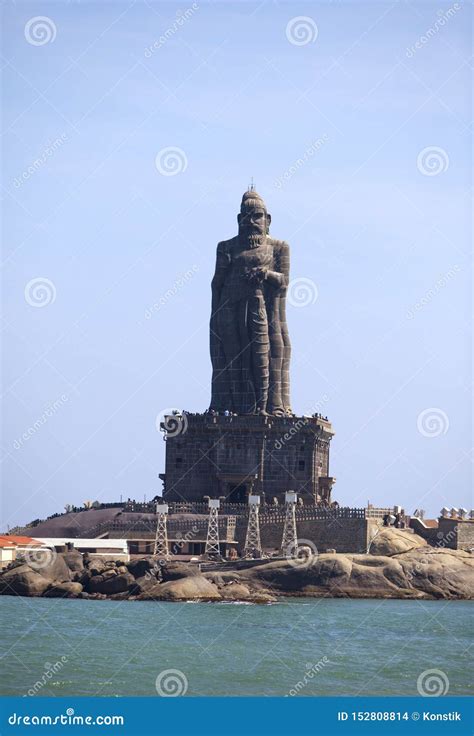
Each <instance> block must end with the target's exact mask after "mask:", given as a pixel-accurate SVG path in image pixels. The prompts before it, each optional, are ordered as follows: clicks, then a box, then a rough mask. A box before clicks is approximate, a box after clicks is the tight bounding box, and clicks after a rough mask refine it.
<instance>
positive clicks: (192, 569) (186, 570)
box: [161, 562, 201, 583]
mask: <svg viewBox="0 0 474 736" xmlns="http://www.w3.org/2000/svg"><path fill="white" fill-rule="evenodd" d="M161 575H162V578H163V582H164V583H167V582H168V581H171V580H181V578H189V577H195V576H198V575H201V573H200V570H199V567H198V566H197V565H190V564H187V563H185V562H166V564H164V565H162V569H161Z"/></svg>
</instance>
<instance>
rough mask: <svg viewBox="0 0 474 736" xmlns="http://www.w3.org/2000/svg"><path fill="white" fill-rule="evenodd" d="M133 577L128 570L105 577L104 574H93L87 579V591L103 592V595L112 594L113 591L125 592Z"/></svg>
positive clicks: (132, 581)
mask: <svg viewBox="0 0 474 736" xmlns="http://www.w3.org/2000/svg"><path fill="white" fill-rule="evenodd" d="M134 582H135V578H134V577H133V575H131V574H130V573H129V572H127V573H124V574H123V575H113V576H112V577H109V578H106V577H104V575H94V577H92V578H91V579H90V580H89V583H88V588H87V592H88V593H103V594H104V595H114V594H115V593H125V592H126V591H128V590H129V589H130V588H131V586H132V584H133V583H134Z"/></svg>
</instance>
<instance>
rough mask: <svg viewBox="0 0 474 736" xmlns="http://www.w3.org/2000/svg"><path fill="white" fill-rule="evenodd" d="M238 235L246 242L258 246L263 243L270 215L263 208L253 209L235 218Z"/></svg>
mask: <svg viewBox="0 0 474 736" xmlns="http://www.w3.org/2000/svg"><path fill="white" fill-rule="evenodd" d="M237 221H238V223H239V235H240V237H241V238H243V239H245V240H247V241H248V242H250V243H252V244H254V245H258V244H259V243H261V242H263V240H264V238H265V235H266V234H267V232H268V227H269V225H270V215H269V214H267V212H266V211H265V210H264V208H263V207H254V208H252V209H249V210H247V211H246V212H243V213H241V214H240V215H238V217H237Z"/></svg>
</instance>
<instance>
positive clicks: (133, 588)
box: [130, 574, 158, 595]
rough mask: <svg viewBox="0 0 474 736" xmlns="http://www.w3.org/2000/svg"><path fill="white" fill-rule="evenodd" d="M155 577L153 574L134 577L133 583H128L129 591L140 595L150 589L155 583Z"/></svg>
mask: <svg viewBox="0 0 474 736" xmlns="http://www.w3.org/2000/svg"><path fill="white" fill-rule="evenodd" d="M157 582H158V581H157V579H156V578H155V577H153V575H150V574H148V575H142V576H141V578H135V579H134V581H133V583H131V585H130V593H131V594H132V595H140V593H145V592H146V591H147V590H151V589H152V588H153V587H154V586H155V585H156V584H157Z"/></svg>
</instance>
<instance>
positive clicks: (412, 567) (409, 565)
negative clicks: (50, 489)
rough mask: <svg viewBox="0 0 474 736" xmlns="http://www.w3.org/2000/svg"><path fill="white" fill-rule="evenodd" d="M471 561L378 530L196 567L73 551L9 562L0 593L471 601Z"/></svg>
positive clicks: (121, 597) (459, 553) (1, 575)
mask: <svg viewBox="0 0 474 736" xmlns="http://www.w3.org/2000/svg"><path fill="white" fill-rule="evenodd" d="M473 583H474V559H473V555H472V553H470V552H466V551H463V550H452V549H444V548H440V547H432V546H430V545H428V544H426V542H425V541H424V540H423V539H422V538H421V537H419V536H417V535H416V534H406V533H404V532H403V531H402V530H397V529H390V528H389V529H384V530H383V531H381V532H380V533H379V534H378V535H377V538H376V539H375V540H374V541H373V542H372V544H371V547H370V551H369V554H335V553H326V554H321V555H317V556H316V555H315V556H313V557H309V558H308V559H306V560H304V559H303V560H294V559H289V560H287V559H276V560H271V559H269V560H258V561H252V562H249V561H246V560H241V561H236V562H233V563H221V564H219V563H215V564H212V563H210V564H206V565H199V564H194V563H182V562H173V561H169V560H166V561H165V560H162V559H160V558H159V557H157V556H147V557H143V558H138V559H133V560H132V561H130V562H127V563H125V564H124V563H123V562H122V561H117V562H114V561H113V560H108V561H104V560H101V559H100V558H93V557H90V556H89V555H87V554H84V555H82V554H81V553H80V552H78V551H75V550H72V551H69V552H65V553H58V554H55V555H53V556H52V558H51V559H50V560H49V561H48V564H47V565H44V566H41V567H39V566H38V565H36V564H35V563H34V562H32V563H31V564H29V563H27V562H21V561H15V562H13V563H12V564H11V565H9V567H7V568H6V569H5V570H4V571H3V572H2V573H0V594H2V595H20V596H36V597H38V596H43V597H46V598H51V597H54V598H81V599H87V600H106V599H109V600H130V601H136V600H138V601H176V602H180V601H181V602H184V601H215V602H225V601H245V602H248V603H273V602H276V601H277V600H278V599H279V598H280V597H285V596H297V597H302V596H308V597H324V596H325V597H332V598H405V599H428V600H429V599H459V600H463V599H464V600H468V599H472V597H473V591H474V585H473Z"/></svg>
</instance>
